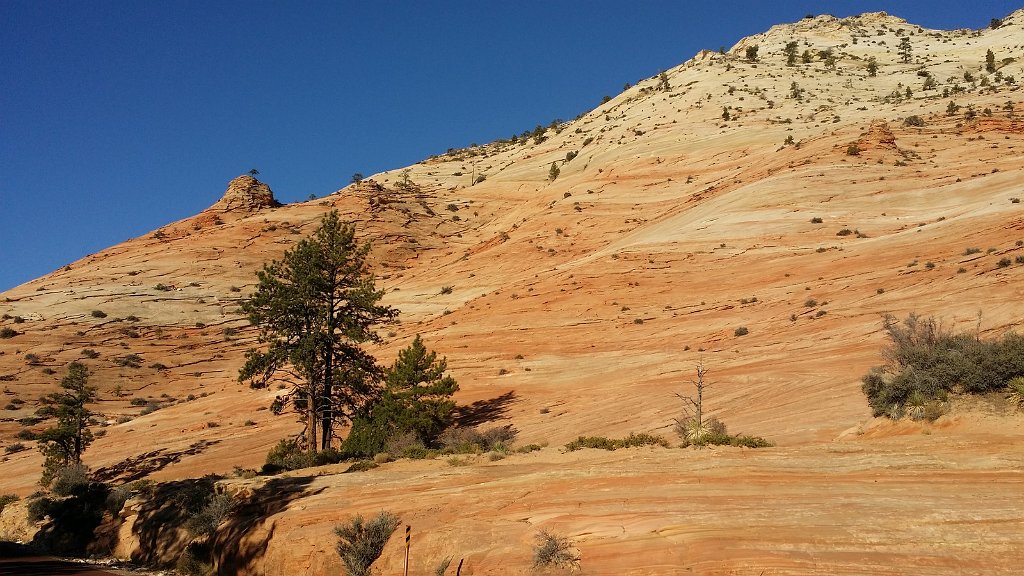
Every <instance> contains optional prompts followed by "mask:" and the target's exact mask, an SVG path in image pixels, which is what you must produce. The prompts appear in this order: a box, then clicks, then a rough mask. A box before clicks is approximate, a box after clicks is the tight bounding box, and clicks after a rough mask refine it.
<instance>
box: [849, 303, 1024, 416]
mask: <svg viewBox="0 0 1024 576" xmlns="http://www.w3.org/2000/svg"><path fill="white" fill-rule="evenodd" d="M883 329H884V331H885V332H886V334H887V336H888V337H889V344H888V345H887V346H886V347H885V348H884V349H883V351H882V355H883V358H884V359H885V361H886V363H885V364H884V365H882V366H876V367H874V368H872V370H871V372H869V373H868V374H866V375H865V376H864V377H863V378H862V379H861V381H862V390H863V392H864V395H865V396H867V398H868V404H870V405H871V409H872V412H873V413H874V415H875V416H882V415H886V416H889V417H891V418H901V417H903V416H905V415H907V408H908V406H909V407H910V408H915V407H918V408H920V407H921V406H922V405H926V404H927V403H928V402H930V401H932V400H939V401H944V400H945V397H946V395H947V394H948V393H949V392H951V391H954V390H957V391H963V392H966V393H972V394H976V393H984V392H988V391H991V390H996V389H999V388H1002V387H1004V386H1005V385H1006V382H1008V381H1009V380H1011V379H1012V378H1015V377H1017V376H1024V336H1019V335H1017V334H1013V333H1009V334H1006V335H1004V336H1003V337H1002V338H1000V339H996V340H991V341H983V340H980V339H979V338H977V337H976V336H974V335H972V334H964V333H961V334H953V333H950V332H947V331H945V330H943V329H942V327H941V326H940V325H939V323H938V321H936V320H935V319H934V318H921V317H919V316H917V315H916V314H911V315H910V316H908V317H907V318H906V320H904V321H902V322H898V321H897V320H896V319H895V318H894V317H892V316H886V317H885V319H884V320H883Z"/></svg>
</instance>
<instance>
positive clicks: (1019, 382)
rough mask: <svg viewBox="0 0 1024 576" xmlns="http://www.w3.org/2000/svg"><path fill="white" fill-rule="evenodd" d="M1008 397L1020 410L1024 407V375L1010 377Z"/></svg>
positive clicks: (1007, 387) (1007, 389) (1007, 390)
mask: <svg viewBox="0 0 1024 576" xmlns="http://www.w3.org/2000/svg"><path fill="white" fill-rule="evenodd" d="M1006 392H1007V394H1006V399H1007V400H1009V401H1010V403H1012V404H1013V405H1014V407H1016V408H1017V409H1018V410H1019V409H1022V408H1024V376H1016V377H1014V378H1010V380H1009V381H1008V382H1007V383H1006Z"/></svg>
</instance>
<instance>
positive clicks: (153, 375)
mask: <svg viewBox="0 0 1024 576" xmlns="http://www.w3.org/2000/svg"><path fill="white" fill-rule="evenodd" d="M1000 24H1001V25H999V26H993V27H991V28H988V29H983V30H953V31H946V30H929V29H926V28H922V27H920V26H917V25H915V24H912V23H909V22H906V21H904V20H902V19H900V18H897V17H895V16H890V15H887V14H885V13H870V14H863V15H861V16H856V17H850V18H834V17H831V16H818V17H813V18H806V19H804V20H801V21H800V22H797V23H792V24H780V25H778V26H774V27H772V28H771V29H770V30H768V31H767V32H764V33H762V34H757V35H754V36H751V37H748V38H744V39H742V40H741V41H739V42H738V43H737V44H736V45H735V46H733V47H732V48H731V49H728V50H724V51H721V52H712V51H703V52H701V53H699V54H697V55H695V56H694V57H693V58H691V59H690V60H688V61H686V62H685V63H682V64H680V65H679V66H676V67H674V68H672V69H669V70H666V71H665V72H664V73H663V74H659V75H658V76H655V77H652V78H647V79H644V80H642V81H640V82H638V83H636V84H635V85H633V86H630V87H628V88H627V89H625V90H624V91H623V92H622V93H621V94H618V95H616V96H614V97H611V98H609V99H608V100H607V101H606V102H604V103H602V104H601V105H600V106H598V107H597V108H595V109H593V110H591V111H589V112H587V113H584V114H582V115H581V116H579V117H578V118H576V119H574V120H572V121H568V122H553V123H551V124H550V125H547V126H538V127H537V128H535V129H534V128H533V127H523V128H525V129H526V130H525V131H524V132H523V133H522V134H517V135H516V136H515V137H513V138H509V139H507V140H501V141H496V142H492V143H489V144H485V145H481V146H473V147H470V148H464V149H453V150H449V151H448V152H447V153H445V154H441V155H438V156H435V157H431V158H428V159H425V160H423V161H422V162H420V163H417V164H415V165H413V166H408V167H402V168H399V169H396V170H393V171H388V172H383V173H379V174H374V175H372V176H370V177H368V178H367V179H365V180H363V181H361V182H359V183H358V184H352V185H349V186H346V187H344V188H342V189H340V190H337V191H335V192H333V193H330V194H328V195H325V196H323V197H322V198H320V199H315V200H310V201H308V202H302V203H296V204H287V205H280V204H279V203H278V202H277V201H276V200H274V197H273V194H272V192H271V191H270V188H269V187H268V186H267V185H266V184H264V183H262V182H260V181H258V180H257V179H255V178H253V177H250V176H239V177H238V178H236V179H234V180H232V181H231V182H230V183H229V185H228V189H227V192H226V193H225V194H224V195H223V197H222V198H221V199H220V200H219V201H217V202H216V203H215V204H213V206H211V208H210V209H208V210H206V211H204V212H202V213H200V214H198V215H196V216H194V217H191V218H187V219H185V220H181V221H178V222H173V223H170V224H168V225H166V226H164V227H161V228H160V229H158V230H154V231H153V232H151V233H149V234H146V235H145V236H142V237H139V238H134V239H131V240H129V241H127V242H124V243H122V244H118V245H116V246H112V247H110V248H108V249H106V250H103V251H101V252H98V253H96V254H92V255H90V256H87V257H85V258H83V259H81V260H79V261H77V262H73V263H71V264H70V265H68V266H67V267H65V268H62V269H59V270H55V271H54V272H52V273H50V274H47V275H46V276H43V277H41V278H38V279H36V280H33V281H31V282H28V283H26V284H24V285H21V286H18V287H16V288H13V289H11V290H8V291H7V292H4V293H3V294H0V313H2V314H3V320H2V323H0V329H2V330H4V335H5V336H6V337H4V338H2V339H0V380H2V382H0V385H2V387H3V403H4V404H5V405H6V408H4V409H3V411H2V412H0V417H2V419H0V420H2V421H0V443H2V444H3V446H4V447H5V452H6V455H5V456H4V457H3V462H2V463H0V471H2V477H3V488H2V490H0V492H3V493H16V494H18V495H20V496H22V497H25V496H28V495H29V494H30V493H32V492H34V491H35V490H36V489H37V488H38V484H37V482H38V478H39V474H40V466H41V463H42V455H41V454H40V453H39V452H38V451H37V450H35V449H33V446H32V444H33V443H32V442H31V441H28V440H24V439H23V438H25V437H29V436H30V434H26V433H25V432H24V431H25V430H29V431H32V430H38V429H39V428H41V427H43V426H45V425H46V420H45V419H40V417H37V416H35V414H36V411H37V410H38V409H39V408H40V404H39V402H38V399H39V397H40V396H41V395H43V394H45V393H48V392H52V391H54V390H55V389H56V386H57V383H58V382H59V380H60V378H61V376H62V375H63V374H64V372H65V367H66V365H67V364H68V363H70V362H71V361H76V360H77V361H81V362H83V363H85V364H86V365H87V366H88V368H89V370H90V371H91V372H92V374H93V378H92V382H93V383H95V384H96V385H97V386H98V387H99V395H100V402H99V403H98V405H97V411H98V412H100V413H101V414H102V422H101V423H100V425H98V426H96V427H95V428H94V430H95V431H97V432H102V435H100V434H97V436H98V437H97V438H96V440H95V442H94V443H93V445H92V446H91V447H90V448H89V450H88V452H86V454H85V457H84V460H85V462H86V463H87V464H88V465H89V466H90V468H91V469H92V470H93V473H94V474H95V475H96V476H97V477H98V478H101V479H103V480H105V481H108V482H111V483H114V484H117V483H125V482H130V481H136V480H140V479H148V480H153V481H157V482H168V481H182V479H186V478H199V477H202V476H203V475H206V474H219V475H222V476H223V477H224V479H222V480H220V484H219V490H221V491H222V492H224V493H228V494H233V495H235V497H236V498H237V499H239V501H244V502H245V503H246V504H244V506H243V507H242V508H240V509H241V510H243V512H242V513H243V514H245V515H246V516H245V523H244V529H241V528H239V526H242V524H239V523H227V524H222V525H221V526H220V528H219V529H218V531H217V532H215V533H214V534H213V535H212V536H210V538H211V540H210V542H213V543H214V544H215V546H214V549H215V550H216V551H217V552H216V562H217V565H218V566H219V567H220V568H219V569H220V570H221V573H231V574H236V573H237V574H254V575H255V574H261V575H267V576H271V575H284V574H294V573H296V572H303V573H308V574H337V573H340V572H341V570H342V568H341V560H340V558H339V556H338V554H336V553H335V551H334V545H333V543H334V542H335V540H336V539H335V537H334V535H333V529H334V526H335V525H336V524H338V523H339V522H340V521H341V520H342V519H343V518H346V517H348V516H349V515H352V514H356V513H360V514H363V515H372V514H375V513H376V512H378V511H380V510H388V511H391V512H393V513H395V514H396V515H398V516H400V517H401V520H402V524H403V525H404V524H408V525H410V526H411V527H412V534H413V536H412V538H413V546H412V552H411V562H412V564H411V567H412V570H413V572H414V573H417V574H419V573H428V572H431V571H432V570H433V569H434V567H435V566H437V564H438V563H439V562H440V561H441V560H442V559H444V558H445V557H448V556H452V557H454V558H455V559H456V563H457V562H458V559H464V568H463V570H462V573H463V574H477V575H482V574H522V573H527V572H528V571H530V570H531V569H532V568H531V566H532V563H533V560H534V549H535V546H536V541H535V535H536V534H537V532H538V531H540V530H546V531H549V532H551V533H552V534H557V535H559V536H561V537H565V538H567V539H568V541H569V542H570V543H571V546H572V549H573V550H574V551H575V553H576V554H578V556H579V559H580V568H581V570H582V572H583V573H587V574H723V575H724V574H750V575H757V574H766V575H767V574H850V575H852V574H893V575H895V574H922V575H924V574H928V575H950V576H951V575H955V574H965V573H972V574H1012V573H1017V572H1018V571H1019V570H1020V566H1021V564H1022V562H1024V547H1022V546H1021V545H1020V542H1024V505H1022V503H1021V499H1020V495H1021V482H1020V471H1021V470H1022V469H1024V448H1022V446H1024V414H1022V413H1021V412H1020V411H1017V410H1016V409H1015V408H1014V407H1013V406H1012V405H1010V404H1009V403H1008V402H1007V401H1006V400H1005V399H1004V396H1003V395H1002V394H992V395H989V396H982V397H960V396H954V397H951V398H950V400H949V402H948V406H947V408H946V410H945V413H944V414H943V415H941V416H939V417H938V418H937V419H935V420H934V421H928V420H927V419H923V420H913V419H909V418H904V419H900V420H892V419H889V418H882V417H880V418H873V417H872V410H871V408H870V407H869V405H868V403H867V400H866V399H865V397H864V394H863V393H862V390H861V377H862V376H863V375H865V374H867V373H868V372H869V371H870V369H871V367H872V366H876V365H880V364H883V363H884V362H885V358H883V356H882V353H881V349H882V347H883V346H884V345H885V343H886V337H885V334H884V332H883V330H882V318H883V316H884V315H886V314H891V315H894V316H895V317H897V318H902V317H905V316H907V315H908V314H910V313H917V314H920V315H922V316H931V317H935V318H937V319H940V320H941V323H942V325H943V326H944V327H946V328H948V329H950V330H955V331H965V332H969V333H972V334H975V335H976V336H977V337H978V338H982V339H984V338H994V337H999V336H1001V335H1003V334H1005V333H1007V332H1009V331H1014V330H1016V331H1021V330H1022V329H1024V204H1022V203H1021V201H1020V198H1021V197H1024V154H1022V152H1024V90H1022V89H1021V86H1022V84H1024V11H1021V10H1018V11H1017V12H1014V13H1013V14H1010V15H1008V16H1006V17H1005V18H1003V19H1002V20H1001V23H1000ZM989 54H991V56H989ZM216 192H217V191H211V197H216V196H215V194H216ZM329 210H337V211H338V212H339V213H340V214H341V216H342V217H343V218H344V219H345V220H348V221H351V222H354V223H355V224H356V227H357V234H358V236H359V237H360V238H361V239H365V240H369V241H371V242H372V251H371V253H370V259H371V262H372V267H373V271H374V273H375V274H376V277H377V285H378V287H379V288H382V289H383V290H385V291H386V296H385V299H384V301H385V302H386V303H387V304H390V305H392V306H394V307H396V308H398V309H399V310H400V311H401V314H400V316H399V319H398V321H397V322H396V323H394V324H393V325H390V326H387V327H385V328H383V329H382V330H381V332H380V335H381V337H382V338H383V343H381V344H379V345H374V346H369V347H368V350H369V351H371V352H372V353H373V354H374V355H375V356H376V357H377V358H378V359H380V360H381V362H384V363H390V361H391V359H392V358H394V357H395V354H396V352H397V351H398V350H400V349H402V348H404V347H405V346H407V345H408V344H409V342H410V341H412V339H413V338H414V337H415V336H416V335H417V334H418V335H420V336H421V337H422V338H423V340H424V342H426V343H427V345H429V346H430V348H432V349H434V350H437V351H438V353H439V354H440V355H443V356H446V357H447V359H448V371H449V373H450V374H451V375H453V376H454V377H455V378H456V379H457V380H458V383H459V386H460V387H461V390H460V392H458V393H457V395H456V396H455V399H456V400H457V401H458V403H459V404H460V405H462V406H464V407H468V408H466V411H465V413H471V414H475V415H477V417H478V418H477V420H475V422H476V423H483V424H484V425H488V426H489V425H505V424H510V425H512V426H514V428H515V429H516V430H517V431H518V438H517V441H516V444H515V445H516V446H528V445H536V447H537V448H539V449H536V450H532V448H531V450H532V451H526V450H524V451H522V452H515V451H512V452H510V453H508V454H505V453H497V452H495V453H492V454H490V455H488V454H479V455H467V456H457V457H455V456H452V457H449V456H439V457H437V458H433V459H429V458H428V459H418V460H417V459H398V460H395V461H390V462H389V461H386V460H388V459H387V458H380V459H379V460H380V462H378V464H379V466H377V467H376V468H373V469H371V470H368V471H365V472H360V473H349V474H343V473H342V472H343V471H345V470H347V469H348V467H349V465H350V464H349V463H341V464H333V465H326V466H321V467H315V468H307V469H302V470H296V471H292V472H288V473H284V474H282V475H278V476H266V475H261V476H256V477H252V478H247V477H245V476H248V475H247V474H244V473H238V474H236V473H235V472H234V471H233V470H235V469H236V468H237V469H238V470H242V471H244V470H245V469H259V468H260V466H261V465H262V464H263V462H264V458H265V455H266V453H267V451H268V450H269V449H270V448H271V447H272V446H273V445H274V444H275V443H276V442H277V441H278V440H279V439H282V438H286V437H290V436H293V435H295V434H297V433H298V432H300V431H301V424H296V422H295V418H294V415H291V414H283V415H274V414H273V413H272V411H270V410H268V409H267V408H268V407H269V406H270V405H271V403H272V402H273V401H274V399H275V398H276V397H277V396H278V395H280V394H282V393H283V392H282V390H279V389H276V388H272V389H266V390H252V389H250V388H249V387H248V386H247V385H245V384H243V383H239V382H238V370H239V368H240V367H241V365H242V363H243V362H244V360H245V352H246V350H248V349H249V348H252V347H254V346H255V345H256V337H257V334H258V331H257V328H255V327H252V326H250V325H249V324H248V322H247V320H246V318H245V317H244V315H243V314H242V312H241V309H240V303H241V302H242V301H243V299H244V298H245V297H247V296H248V295H250V294H251V293H252V292H253V291H254V289H255V287H256V282H257V278H256V272H257V270H259V269H260V268H261V266H262V265H263V264H264V263H266V262H269V261H271V260H273V259H275V258H280V257H281V255H282V254H283V252H284V251H285V250H286V249H288V248H289V247H291V246H293V245H294V244H295V243H296V242H297V241H298V240H299V239H301V238H303V237H305V236H308V235H309V234H310V233H311V232H312V231H313V230H314V229H316V227H317V226H318V224H319V222H320V219H321V218H322V217H323V215H324V214H325V213H327V212H328V211H329ZM698 363H702V364H703V365H704V366H705V367H707V368H708V374H707V380H708V383H709V386H708V387H707V388H706V390H705V392H704V402H705V410H706V411H708V413H710V414H713V415H714V416H715V417H717V418H718V419H719V420H721V421H722V422H725V423H726V424H727V425H728V427H729V431H730V432H733V433H739V432H742V433H746V434H751V435H756V436H760V437H763V438H766V439H768V440H770V441H771V442H772V443H774V446H773V447H769V448H759V449H750V448H742V447H731V446H725V447H714V448H706V449H701V450H696V449H692V448H690V449H680V448H677V447H675V446H677V445H678V443H679V438H678V437H677V436H676V435H675V433H674V431H673V428H674V426H675V420H674V418H677V417H679V416H680V413H681V410H682V407H683V403H682V401H681V400H680V398H679V397H678V396H677V393H678V394H682V395H684V396H685V395H689V394H692V390H693V386H692V384H691V381H692V380H693V379H695V378H696V373H695V367H696V366H697V364H698ZM630 433H645V434H654V435H660V436H662V437H663V438H665V439H667V440H669V442H670V445H671V446H672V447H671V448H663V447H659V446H645V447H639V448H621V449H618V450H614V451H612V450H602V449H583V450H578V451H569V450H566V449H565V448H564V446H565V445H566V444H567V443H568V442H570V441H572V440H574V439H576V438H578V437H579V436H607V437H609V438H623V437H626V436H627V435H628V434H630ZM19 435H21V436H19ZM18 446H20V448H18ZM151 504H152V502H151V501H148V500H146V499H145V497H144V495H140V496H136V497H134V498H132V499H130V500H129V501H128V503H127V505H126V506H125V507H124V509H122V511H121V512H120V517H119V523H115V524H116V526H119V528H116V530H119V532H116V533H115V535H116V537H115V538H113V540H112V541H113V542H114V545H113V546H112V549H113V550H114V553H115V555H117V556H120V557H125V558H135V559H145V560H150V561H162V562H172V563H173V562H174V560H175V558H176V557H178V556H180V554H181V553H182V551H183V550H184V546H185V544H184V542H185V540H183V538H184V536H182V535H180V534H179V535H177V536H173V537H172V536H167V537H166V538H167V540H166V541H160V540H159V539H157V538H156V537H155V536H154V534H153V533H152V532H151V531H147V526H151V523H150V524H147V519H149V521H150V522H151V518H152V515H151V508H147V506H150V507H151ZM19 510H20V511H21V512H20V514H22V515H24V502H20V503H18V504H16V505H9V506H7V507H6V508H4V511H3V516H2V523H0V529H2V530H3V531H4V534H6V536H5V538H8V539H13V538H22V539H31V535H30V534H29V533H28V532H24V531H26V530H34V529H35V528H30V527H27V526H26V525H25V523H24V522H22V521H20V520H19V519H18V518H20V517H17V515H18V514H19ZM147 510H149V512H147ZM19 530H20V531H22V532H19ZM4 534H0V536H3V535H4ZM396 534H397V533H396ZM108 536H109V535H108ZM404 545H405V544H404V540H403V539H402V538H401V537H399V536H397V535H396V536H395V537H393V538H392V539H391V541H389V543H388V544H387V546H386V547H385V549H384V552H383V554H382V556H381V557H380V559H379V560H378V561H377V562H376V563H375V564H374V566H375V567H376V568H375V569H377V570H380V571H381V573H397V572H398V571H400V570H401V569H402V568H403V565H404ZM453 566H454V565H453Z"/></svg>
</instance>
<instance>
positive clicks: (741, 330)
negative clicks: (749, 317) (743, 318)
mask: <svg viewBox="0 0 1024 576" xmlns="http://www.w3.org/2000/svg"><path fill="white" fill-rule="evenodd" d="M749 333H750V330H747V327H746V326H740V327H739V328H737V329H735V330H733V334H734V335H735V336H746V335H747V334H749Z"/></svg>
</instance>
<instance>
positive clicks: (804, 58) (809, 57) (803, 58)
mask: <svg viewBox="0 0 1024 576" xmlns="http://www.w3.org/2000/svg"><path fill="white" fill-rule="evenodd" d="M813 59H814V55H813V54H811V51H810V50H804V53H803V54H801V55H800V61H801V62H803V63H804V64H810V63H811V61H812V60H813Z"/></svg>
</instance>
